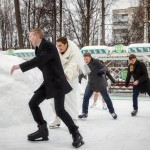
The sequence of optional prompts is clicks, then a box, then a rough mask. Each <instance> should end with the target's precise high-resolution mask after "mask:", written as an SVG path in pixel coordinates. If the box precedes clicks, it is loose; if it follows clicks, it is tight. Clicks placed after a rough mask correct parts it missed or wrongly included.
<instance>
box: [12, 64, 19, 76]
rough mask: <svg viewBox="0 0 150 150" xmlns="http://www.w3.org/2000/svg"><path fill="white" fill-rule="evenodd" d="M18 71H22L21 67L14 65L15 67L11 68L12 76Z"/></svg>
mask: <svg viewBox="0 0 150 150" xmlns="http://www.w3.org/2000/svg"><path fill="white" fill-rule="evenodd" d="M18 69H20V66H19V65H14V66H13V67H12V68H11V75H12V74H13V72H14V71H15V70H18Z"/></svg>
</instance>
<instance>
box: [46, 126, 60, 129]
mask: <svg viewBox="0 0 150 150" xmlns="http://www.w3.org/2000/svg"><path fill="white" fill-rule="evenodd" d="M49 128H50V129H58V128H60V125H57V126H49Z"/></svg>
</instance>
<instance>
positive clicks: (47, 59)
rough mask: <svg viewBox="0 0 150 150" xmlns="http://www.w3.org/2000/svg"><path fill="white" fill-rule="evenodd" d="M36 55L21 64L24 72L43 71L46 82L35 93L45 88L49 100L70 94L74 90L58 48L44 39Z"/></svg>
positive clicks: (37, 48) (36, 50)
mask: <svg viewBox="0 0 150 150" xmlns="http://www.w3.org/2000/svg"><path fill="white" fill-rule="evenodd" d="M35 55H36V57H34V58H33V59H31V60H30V61H27V62H24V63H22V64H20V68H21V70H22V71H23V72H25V71H28V70H30V69H32V68H35V67H38V68H39V69H40V70H41V71H42V74H43V79H44V81H43V83H42V85H41V86H40V87H39V88H38V89H37V90H36V91H35V92H37V91H38V90H40V89H42V88H44V89H45V92H46V98H47V99H49V98H53V97H55V96H56V95H57V94H60V95H61V94H67V93H69V92H70V91H71V90H72V88H71V86H70V84H69V83H68V82H67V80H66V77H65V74H64V71H63V67H62V65H61V61H60V57H59V54H58V51H57V48H56V46H55V45H54V44H53V43H51V42H49V41H46V40H45V39H44V38H43V39H42V42H41V44H40V46H39V47H36V49H35Z"/></svg>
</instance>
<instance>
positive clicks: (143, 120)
mask: <svg viewBox="0 0 150 150" xmlns="http://www.w3.org/2000/svg"><path fill="white" fill-rule="evenodd" d="M112 98H113V99H118V98H119V99H120V100H113V102H114V107H115V109H116V113H117V114H118V119H117V120H113V119H112V117H111V116H110V114H109V113H108V110H103V109H102V105H101V101H100V100H99V103H98V105H97V106H96V107H95V108H90V110H89V117H88V119H87V120H81V121H80V120H79V122H78V124H79V126H80V131H81V133H82V135H83V137H84V141H85V145H83V146H82V147H81V148H80V149H83V150H142V149H143V150H149V148H150V142H149V139H150V132H149V130H150V101H149V100H148V99H149V98H148V97H142V98H140V101H139V113H138V115H137V117H131V115H130V112H131V110H132V103H131V101H130V100H126V99H125V98H124V100H122V99H121V97H118V96H117V97H114V96H113V97H112ZM128 98H129V99H130V97H128ZM91 101H92V100H91ZM47 104H48V101H45V102H44V104H43V105H42V106H41V107H43V108H44V107H45V106H44V105H47ZM45 117H46V118H48V116H46V115H45ZM35 129H36V125H35V123H32V122H31V123H26V120H25V123H24V124H21V125H12V126H10V127H6V128H5V127H3V128H0V150H41V149H43V150H70V149H74V148H73V147H72V145H71V142H72V139H71V135H70V134H69V133H68V131H67V128H66V126H65V125H64V124H62V125H61V127H60V128H58V129H49V134H50V135H49V141H47V142H29V141H27V140H26V136H27V134H28V133H30V132H33V131H35Z"/></svg>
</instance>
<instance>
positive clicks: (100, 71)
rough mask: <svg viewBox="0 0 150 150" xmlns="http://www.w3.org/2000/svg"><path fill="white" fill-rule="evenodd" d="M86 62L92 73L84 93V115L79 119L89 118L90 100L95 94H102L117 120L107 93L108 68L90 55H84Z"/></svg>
mask: <svg viewBox="0 0 150 150" xmlns="http://www.w3.org/2000/svg"><path fill="white" fill-rule="evenodd" d="M84 60H85V62H86V63H87V65H88V66H89V68H90V70H91V72H90V74H89V75H88V84H87V86H86V89H85V93H84V98H83V104H82V114H81V115H79V116H78V117H79V118H86V117H87V116H88V107H89V99H90V97H91V96H92V94H93V92H100V93H101V95H102V97H103V98H104V100H105V102H106V104H107V107H108V109H109V112H110V114H111V115H112V117H113V118H114V119H117V115H116V113H115V111H114V108H113V104H112V101H111V99H110V97H109V95H108V92H107V86H108V84H107V81H106V78H105V74H106V71H107V68H106V67H105V66H104V65H103V64H102V63H100V61H99V60H96V59H94V58H92V57H91V54H90V53H84Z"/></svg>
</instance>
